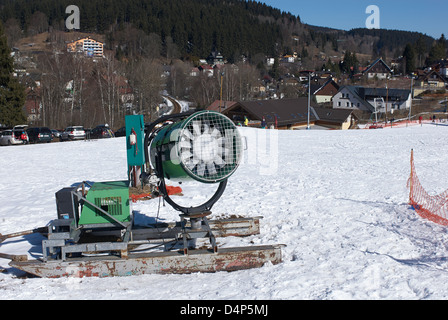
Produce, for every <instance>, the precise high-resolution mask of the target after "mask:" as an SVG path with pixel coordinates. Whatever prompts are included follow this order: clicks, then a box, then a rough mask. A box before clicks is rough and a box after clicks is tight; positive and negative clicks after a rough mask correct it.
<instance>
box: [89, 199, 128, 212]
mask: <svg viewBox="0 0 448 320" xmlns="http://www.w3.org/2000/svg"><path fill="white" fill-rule="evenodd" d="M95 205H96V206H97V207H100V208H101V209H103V210H104V211H107V212H108V213H109V214H110V215H112V216H121V215H122V208H121V197H107V198H95ZM95 214H96V215H97V216H104V213H102V212H101V211H100V210H98V209H95Z"/></svg>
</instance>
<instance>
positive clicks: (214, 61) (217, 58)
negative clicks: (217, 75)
mask: <svg viewBox="0 0 448 320" xmlns="http://www.w3.org/2000/svg"><path fill="white" fill-rule="evenodd" d="M207 63H208V64H209V65H211V66H214V65H222V64H225V61H224V57H223V55H222V54H221V53H220V52H219V51H213V52H211V53H210V55H209V56H208V57H207Z"/></svg>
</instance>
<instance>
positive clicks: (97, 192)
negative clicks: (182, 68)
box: [0, 111, 283, 278]
mask: <svg viewBox="0 0 448 320" xmlns="http://www.w3.org/2000/svg"><path fill="white" fill-rule="evenodd" d="M134 119H135V122H132V121H133V120H134ZM131 120H132V121H131ZM127 124H129V125H128V126H127V128H129V131H128V132H129V135H128V136H127V137H126V143H128V142H134V141H135V142H136V144H131V143H130V144H129V146H130V147H129V148H127V152H128V159H129V158H131V159H133V158H135V159H136V162H135V163H134V162H128V163H130V165H138V166H140V165H141V167H142V168H141V170H142V174H141V175H139V176H138V178H139V179H140V180H141V183H142V190H141V191H143V190H144V191H145V192H146V191H149V194H148V195H149V196H148V197H146V196H145V198H146V199H145V200H149V201H151V199H155V198H159V201H158V203H159V207H158V209H157V210H156V211H155V212H154V214H155V215H156V216H157V218H155V221H154V222H151V223H148V220H147V219H146V220H145V219H141V218H138V219H135V217H139V216H141V215H143V214H142V213H139V211H138V210H137V211H133V210H132V207H131V204H132V203H131V202H130V198H131V193H132V192H133V189H134V188H135V187H133V188H131V187H129V182H130V181H106V182H94V183H89V182H85V181H84V182H82V183H80V184H75V185H73V184H72V186H71V187H67V188H63V189H61V190H60V191H58V192H57V193H56V204H57V214H58V218H57V219H55V220H53V221H51V222H50V223H49V224H48V225H47V226H45V227H42V228H38V229H35V230H27V231H23V232H19V233H17V232H16V233H12V234H8V235H1V234H0V242H4V241H5V240H6V239H8V238H11V237H15V236H20V235H26V234H30V233H35V232H39V233H41V234H42V235H43V236H44V237H45V238H44V239H43V240H42V256H41V258H39V259H32V260H28V258H27V256H26V255H25V256H24V255H11V254H1V253H0V258H2V257H3V258H5V257H6V258H7V259H11V260H12V261H11V262H10V266H12V267H14V268H17V269H20V270H23V271H25V272H27V273H30V274H33V275H36V276H39V277H51V278H57V277H110V276H129V275H140V274H185V273H195V272H217V271H236V270H243V269H251V268H259V267H261V266H263V265H264V264H265V263H272V264H277V263H281V261H282V253H281V251H282V250H281V248H282V247H283V245H281V244H278V245H259V246H237V247H221V248H219V250H218V245H217V241H216V238H217V237H228V236H232V237H235V236H238V237H247V236H252V235H257V234H259V233H260V219H261V218H262V217H252V218H244V217H231V218H220V219H216V220H209V216H210V215H211V208H212V206H213V205H214V204H215V202H216V201H217V200H218V199H219V198H220V197H221V195H222V194H223V192H224V189H225V188H226V185H227V181H228V179H229V177H230V176H231V175H232V174H233V173H234V172H235V171H236V169H237V168H238V166H239V164H240V160H241V158H242V152H243V150H242V145H241V142H242V141H241V136H240V134H239V132H238V129H237V127H236V126H235V125H234V124H233V122H232V121H231V120H230V119H228V118H227V117H225V116H223V115H222V114H220V113H217V112H213V111H200V112H184V113H180V114H172V115H166V116H163V117H161V118H159V119H157V120H155V121H154V122H152V123H150V124H143V125H140V124H141V117H133V118H128V123H127ZM143 126H144V127H143ZM132 129H133V130H132ZM133 131H134V132H135V133H142V135H137V134H136V135H135V138H136V139H135V140H134V139H130V138H131V135H132V134H133V133H134V132H133ZM143 133H144V140H143V144H141V143H142V141H141V139H143ZM137 143H140V144H141V145H138V144H137ZM127 146H128V144H127ZM142 146H143V150H142V148H141V147H142ZM142 151H143V154H141V153H142ZM139 153H140V154H139ZM143 155H144V157H141V156H143ZM129 156H130V157H129ZM142 160H143V163H141V161H142ZM133 175H134V178H135V177H137V176H136V175H137V171H133ZM173 179H174V181H177V182H182V188H181V189H182V192H181V194H169V193H168V192H167V189H170V188H168V186H167V183H172V182H173ZM148 188H149V190H148ZM170 190H172V189H170ZM138 191H140V190H138ZM171 196H172V197H173V198H175V200H176V201H174V200H173V198H172V197H171ZM160 197H163V199H164V200H165V201H166V202H167V203H168V204H170V205H171V206H172V207H173V208H174V209H175V210H178V211H180V212H181V213H180V214H179V216H180V222H172V223H166V222H165V221H163V222H162V221H158V216H159V210H160V204H161V201H160ZM207 199H208V200H207ZM132 202H134V199H133V198H132ZM196 202H197V203H196ZM139 220H140V221H141V222H143V223H139ZM207 239H208V241H207ZM204 241H205V243H202V242H204ZM197 242H199V243H197ZM207 242H209V245H207Z"/></svg>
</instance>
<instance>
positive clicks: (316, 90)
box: [311, 78, 339, 103]
mask: <svg viewBox="0 0 448 320" xmlns="http://www.w3.org/2000/svg"><path fill="white" fill-rule="evenodd" d="M338 91H339V85H338V84H337V83H336V82H335V81H334V80H333V78H328V79H327V81H325V83H324V84H322V85H311V94H312V95H314V96H315V97H316V102H317V103H326V102H331V101H332V99H333V96H334V95H335V94H336V93H338Z"/></svg>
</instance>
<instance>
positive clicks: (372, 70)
mask: <svg viewBox="0 0 448 320" xmlns="http://www.w3.org/2000/svg"><path fill="white" fill-rule="evenodd" d="M392 73H393V72H392V70H391V69H390V68H389V66H388V65H387V64H386V62H384V61H383V59H381V58H379V59H377V60H375V61H374V62H373V63H372V64H371V65H369V66H368V67H367V68H366V69H364V71H363V72H362V74H363V75H364V76H365V77H367V79H368V80H373V79H379V80H384V79H387V78H388V77H390V76H391V75H392Z"/></svg>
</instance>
